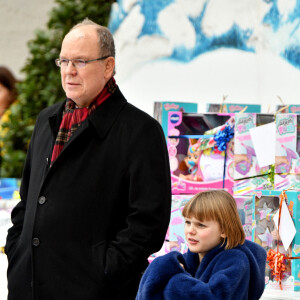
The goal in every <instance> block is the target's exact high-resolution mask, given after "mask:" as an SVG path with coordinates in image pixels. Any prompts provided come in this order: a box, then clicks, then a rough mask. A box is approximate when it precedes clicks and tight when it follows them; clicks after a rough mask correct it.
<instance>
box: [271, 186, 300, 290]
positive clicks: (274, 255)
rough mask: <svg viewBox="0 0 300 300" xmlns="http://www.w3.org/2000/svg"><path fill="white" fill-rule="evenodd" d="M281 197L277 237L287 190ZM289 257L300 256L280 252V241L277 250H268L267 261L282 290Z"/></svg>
mask: <svg viewBox="0 0 300 300" xmlns="http://www.w3.org/2000/svg"><path fill="white" fill-rule="evenodd" d="M279 198H280V205H279V217H278V231H277V237H278V239H279V226H280V218H281V208H282V203H283V201H285V200H286V199H287V195H286V193H285V190H284V191H282V193H281V195H280V196H279ZM287 259H300V257H290V256H285V255H284V254H282V253H280V252H279V243H277V251H275V250H273V249H270V250H269V251H268V252H267V261H268V262H269V267H270V269H271V271H272V272H271V274H272V275H273V276H275V280H276V281H278V282H279V286H280V289H281V290H282V284H281V281H282V278H283V272H284V271H285V270H286V266H285V264H286V260H287Z"/></svg>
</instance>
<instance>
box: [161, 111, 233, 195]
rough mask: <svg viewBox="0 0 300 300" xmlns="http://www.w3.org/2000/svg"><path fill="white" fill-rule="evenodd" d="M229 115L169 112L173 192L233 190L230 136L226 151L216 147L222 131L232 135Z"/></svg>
mask: <svg viewBox="0 0 300 300" xmlns="http://www.w3.org/2000/svg"><path fill="white" fill-rule="evenodd" d="M229 120H230V122H234V116H233V115H232V114H185V113H181V112H169V125H168V141H167V144H168V151H169V160H170V168H171V180H172V193H173V194H196V193H197V192H200V191H204V190H208V189H223V188H224V189H225V190H227V191H228V192H230V193H232V186H233V139H231V140H230V141H229V142H228V143H224V144H226V151H220V150H219V149H218V148H217V145H216V142H215V140H217V138H216V136H218V134H219V133H220V132H221V131H222V130H224V132H225V131H226V132H227V133H228V136H230V133H229V132H230V130H232V135H233V124H232V123H231V125H225V124H226V122H228V121H229ZM225 127H226V128H225Z"/></svg>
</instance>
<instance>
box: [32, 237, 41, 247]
mask: <svg viewBox="0 0 300 300" xmlns="http://www.w3.org/2000/svg"><path fill="white" fill-rule="evenodd" d="M39 244H40V240H39V239H38V238H33V239H32V245H33V246H35V247H37V246H38V245H39Z"/></svg>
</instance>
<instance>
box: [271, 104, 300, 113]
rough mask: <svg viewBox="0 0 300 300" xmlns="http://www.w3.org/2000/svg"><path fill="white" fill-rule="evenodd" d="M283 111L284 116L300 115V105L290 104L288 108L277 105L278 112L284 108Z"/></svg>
mask: <svg viewBox="0 0 300 300" xmlns="http://www.w3.org/2000/svg"><path fill="white" fill-rule="evenodd" d="M284 107H285V109H283V110H281V111H280V113H282V114H299V113H300V105H297V104H290V105H289V106H288V107H286V106H285V105H277V106H276V111H278V110H280V109H282V108H284Z"/></svg>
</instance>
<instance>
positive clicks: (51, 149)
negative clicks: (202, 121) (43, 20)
mask: <svg viewBox="0 0 300 300" xmlns="http://www.w3.org/2000/svg"><path fill="white" fill-rule="evenodd" d="M114 57H115V50H114V42H113V38H112V35H111V33H110V32H109V31H108V29H107V28H105V27H102V26H100V25H97V24H95V23H93V22H91V21H89V20H85V21H83V22H82V23H80V24H78V25H76V26H75V27H73V28H72V29H71V31H70V32H69V33H68V34H67V35H66V36H65V38H64V40H63V43H62V48H61V53H60V57H59V58H58V59H57V60H56V64H57V65H58V66H59V67H60V70H61V79H62V86H63V89H64V90H65V93H66V96H67V99H66V100H65V101H64V102H62V103H57V104H54V105H53V106H51V107H48V108H46V109H44V110H43V111H42V112H41V113H40V114H39V116H38V119H37V122H36V126H35V129H34V132H33V135H32V138H31V142H30V146H29V150H28V153H27V158H26V162H25V166H24V171H23V178H22V184H21V188H20V194H21V201H20V202H19V204H18V205H17V206H16V207H15V209H14V210H13V212H12V223H13V226H12V227H11V228H10V229H9V231H8V236H7V242H6V246H5V252H6V254H7V257H8V262H9V264H8V271H7V276H8V290H9V295H8V299H9V300H29V299H30V300H32V299H34V300H37V299H38V300H68V299H70V300H96V299H105V300H106V299H122V300H124V299H134V298H135V294H136V291H137V288H138V283H139V280H140V277H141V273H142V272H143V270H145V269H146V267H147V258H148V256H149V255H150V254H151V253H153V252H156V251H157V250H159V248H160V247H161V245H162V243H163V240H164V236H165V233H166V230H167V226H168V223H169V216H170V204H171V192H170V190H171V184H170V171H169V162H168V155H167V150H166V145H165V139H164V136H163V133H162V130H161V127H160V125H159V124H158V123H157V122H156V121H155V120H154V119H153V118H151V117H150V116H149V115H147V114H146V113H144V112H142V111H140V110H139V109H137V108H135V107H134V106H133V105H131V104H129V103H128V102H127V101H126V99H125V98H124V96H123V95H122V93H121V92H120V90H119V88H118V86H117V85H116V83H115V81H114V78H113V74H114V70H115V59H114Z"/></svg>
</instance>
